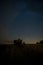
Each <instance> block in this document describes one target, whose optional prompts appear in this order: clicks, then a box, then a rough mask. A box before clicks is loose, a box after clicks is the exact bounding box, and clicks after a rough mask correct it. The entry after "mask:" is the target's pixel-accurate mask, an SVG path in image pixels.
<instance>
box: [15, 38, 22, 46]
mask: <svg viewBox="0 0 43 65" xmlns="http://www.w3.org/2000/svg"><path fill="white" fill-rule="evenodd" d="M14 44H15V45H18V46H20V45H21V44H22V40H21V39H17V40H14Z"/></svg>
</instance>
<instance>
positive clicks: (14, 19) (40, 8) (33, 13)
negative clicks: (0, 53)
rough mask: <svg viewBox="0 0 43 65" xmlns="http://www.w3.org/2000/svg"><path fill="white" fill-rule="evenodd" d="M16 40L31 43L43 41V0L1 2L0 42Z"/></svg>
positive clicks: (2, 0) (9, 0) (8, 0)
mask: <svg viewBox="0 0 43 65" xmlns="http://www.w3.org/2000/svg"><path fill="white" fill-rule="evenodd" d="M16 38H21V39H23V40H24V41H26V42H31V43H33V42H36V41H40V40H42V39H43V1H42V0H7V1H5V0H1V1H0V40H14V39H16Z"/></svg>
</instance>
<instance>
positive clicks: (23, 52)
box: [0, 44, 43, 64]
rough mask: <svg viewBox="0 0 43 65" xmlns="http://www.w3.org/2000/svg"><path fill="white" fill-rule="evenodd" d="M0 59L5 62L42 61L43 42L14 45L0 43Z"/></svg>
mask: <svg viewBox="0 0 43 65" xmlns="http://www.w3.org/2000/svg"><path fill="white" fill-rule="evenodd" d="M0 60H1V61H4V62H5V61H7V63H8V62H9V63H12V62H14V63H16V64H17V63H18V62H19V63H21V64H22V63H23V62H24V63H26V62H27V63H29V64H31V63H35V64H36V63H43V44H42V45H39V44H37V45H36V44H29V45H22V46H16V45H14V44H8V45H7V44H6V45H0ZM1 61H0V62H1Z"/></svg>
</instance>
